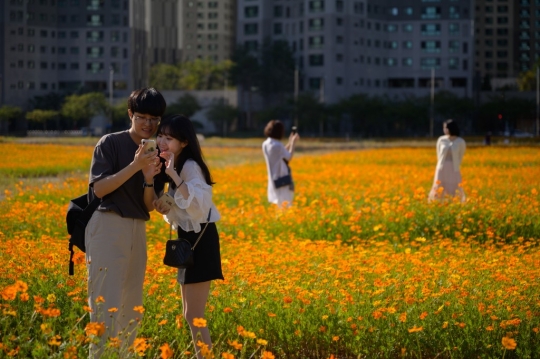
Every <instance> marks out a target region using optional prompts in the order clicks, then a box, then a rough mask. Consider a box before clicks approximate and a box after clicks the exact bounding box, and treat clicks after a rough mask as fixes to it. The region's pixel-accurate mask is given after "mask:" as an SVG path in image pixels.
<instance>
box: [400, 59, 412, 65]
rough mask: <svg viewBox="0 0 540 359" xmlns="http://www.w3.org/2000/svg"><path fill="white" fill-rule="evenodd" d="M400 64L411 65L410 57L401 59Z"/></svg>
mask: <svg viewBox="0 0 540 359" xmlns="http://www.w3.org/2000/svg"><path fill="white" fill-rule="evenodd" d="M401 65H402V66H405V67H409V66H412V65H413V60H412V58H410V57H405V58H403V59H401Z"/></svg>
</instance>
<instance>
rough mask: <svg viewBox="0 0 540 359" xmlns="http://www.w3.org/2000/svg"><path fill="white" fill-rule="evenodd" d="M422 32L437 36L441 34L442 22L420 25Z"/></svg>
mask: <svg viewBox="0 0 540 359" xmlns="http://www.w3.org/2000/svg"><path fill="white" fill-rule="evenodd" d="M420 32H421V33H422V35H426V36H436V35H440V34H441V25H440V24H422V25H421V26H420Z"/></svg>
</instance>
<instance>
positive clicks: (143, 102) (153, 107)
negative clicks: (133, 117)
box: [128, 87, 167, 117]
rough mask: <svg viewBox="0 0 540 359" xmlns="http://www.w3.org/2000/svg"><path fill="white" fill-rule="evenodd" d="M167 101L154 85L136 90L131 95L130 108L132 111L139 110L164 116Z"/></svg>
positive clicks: (139, 111)
mask: <svg viewBox="0 0 540 359" xmlns="http://www.w3.org/2000/svg"><path fill="white" fill-rule="evenodd" d="M166 108H167V103H166V102H165V99H164V98H163V95H161V93H160V92H159V91H158V90H156V89H155V88H153V87H145V88H142V89H138V90H135V91H133V92H132V93H131V95H129V99H128V109H129V110H131V112H132V113H135V112H138V113H142V114H149V115H152V116H159V117H161V116H163V114H164V113H165V109H166Z"/></svg>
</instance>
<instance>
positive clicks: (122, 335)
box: [85, 211, 147, 358]
mask: <svg viewBox="0 0 540 359" xmlns="http://www.w3.org/2000/svg"><path fill="white" fill-rule="evenodd" d="M85 242H86V268H87V271H88V302H89V306H90V308H91V309H92V312H91V313H90V321H91V322H97V323H104V324H105V328H106V330H105V334H104V335H103V336H102V337H101V340H100V341H99V342H98V343H95V344H92V345H90V358H99V357H101V355H102V354H103V353H104V351H105V352H107V351H109V350H114V351H115V352H118V351H121V352H122V355H120V357H122V358H124V357H127V348H128V347H129V346H130V345H132V344H133V340H134V339H135V337H136V336H137V327H138V324H139V322H140V320H141V319H142V313H140V312H138V311H135V310H133V309H134V307H137V306H142V305H143V282H144V274H145V271H146V259H147V254H146V224H145V221H144V220H142V219H133V218H122V217H120V216H119V215H118V214H116V213H114V212H99V211H96V212H94V214H93V216H92V218H91V219H90V222H89V223H88V226H87V227H86V234H85ZM108 338H116V339H113V341H115V340H120V343H121V344H120V348H114V349H113V348H111V349H109V347H110V346H106V345H105V344H106V342H107V340H108ZM124 354H126V355H124ZM104 356H105V357H107V356H106V355H104Z"/></svg>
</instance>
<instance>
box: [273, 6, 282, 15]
mask: <svg viewBox="0 0 540 359" xmlns="http://www.w3.org/2000/svg"><path fill="white" fill-rule="evenodd" d="M274 17H283V6H281V5H279V6H274Z"/></svg>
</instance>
